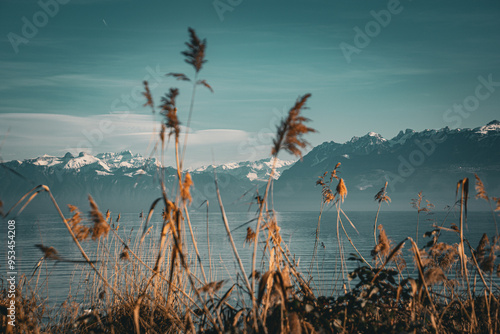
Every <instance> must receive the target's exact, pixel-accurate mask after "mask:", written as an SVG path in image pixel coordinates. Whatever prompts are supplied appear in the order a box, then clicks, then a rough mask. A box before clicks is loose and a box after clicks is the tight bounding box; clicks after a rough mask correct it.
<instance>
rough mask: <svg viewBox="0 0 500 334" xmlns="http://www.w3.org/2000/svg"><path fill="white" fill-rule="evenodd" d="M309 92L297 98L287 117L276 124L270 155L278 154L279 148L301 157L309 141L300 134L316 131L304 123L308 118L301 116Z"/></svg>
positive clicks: (309, 95)
mask: <svg viewBox="0 0 500 334" xmlns="http://www.w3.org/2000/svg"><path fill="white" fill-rule="evenodd" d="M309 97H311V94H306V95H304V96H302V97H301V98H299V99H298V100H297V102H296V103H295V105H294V106H293V107H292V108H291V109H290V111H289V112H288V117H287V118H286V119H283V120H282V121H281V124H280V125H279V126H278V129H277V134H276V138H275V139H274V140H273V148H272V151H271V155H273V156H274V157H276V156H278V153H279V151H280V150H281V149H284V150H285V151H287V152H288V153H290V154H293V155H295V156H298V157H300V158H301V159H302V151H301V149H304V148H305V147H307V145H309V143H308V142H307V141H306V140H305V139H302V136H303V135H305V134H306V133H309V132H316V130H314V129H313V128H309V127H307V126H306V125H305V124H304V123H305V122H309V119H308V118H305V117H303V116H301V114H300V113H301V112H302V110H304V109H307V107H306V102H307V99H308V98H309Z"/></svg>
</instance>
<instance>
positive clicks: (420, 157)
mask: <svg viewBox="0 0 500 334" xmlns="http://www.w3.org/2000/svg"><path fill="white" fill-rule="evenodd" d="M499 153H500V122H498V121H492V122H490V123H488V124H487V125H485V126H482V127H478V128H474V129H450V128H448V127H446V128H443V129H440V130H424V131H421V132H417V131H413V130H411V129H407V130H405V131H400V132H399V134H398V135H397V136H395V137H394V138H392V139H389V140H388V139H385V138H383V137H382V136H381V135H379V134H377V133H374V132H370V133H368V134H366V135H364V136H362V137H353V138H352V139H351V140H349V141H348V142H346V143H336V142H333V141H331V142H325V143H323V144H321V145H318V146H316V147H314V148H313V149H312V150H311V151H310V152H309V153H307V154H306V155H305V156H304V157H303V159H302V160H299V161H296V162H295V161H285V160H278V161H277V164H276V166H277V169H276V173H275V175H274V178H275V181H274V184H273V194H274V196H273V201H274V205H275V208H276V209H277V210H317V209H319V206H320V201H321V189H320V187H319V186H316V181H317V180H318V177H319V176H321V175H323V174H324V173H325V172H331V171H332V170H333V168H334V167H335V165H336V164H337V163H339V162H340V163H341V165H340V167H339V169H338V175H339V177H341V178H343V179H344V181H345V184H346V186H347V189H348V196H347V198H346V201H345V203H344V204H343V205H344V206H345V207H346V208H347V209H352V210H376V208H377V205H376V203H374V201H373V197H374V195H375V194H376V193H377V192H378V191H379V190H380V188H381V187H383V186H384V184H385V182H388V189H387V191H388V194H389V196H390V197H391V198H392V203H391V209H399V210H410V209H411V206H410V204H409V202H410V201H411V199H412V198H415V197H416V196H417V193H418V192H419V191H423V194H424V195H425V198H426V199H429V200H430V201H431V202H433V203H434V204H436V206H437V207H438V206H441V205H442V206H444V205H452V204H453V203H454V201H455V189H456V183H457V181H458V180H459V179H462V178H464V177H469V178H470V179H471V197H472V196H473V195H472V194H474V193H475V192H474V191H473V181H474V174H475V173H477V174H478V175H479V176H480V177H481V179H482V180H483V182H484V184H485V185H486V190H487V191H488V192H489V193H490V194H491V195H492V196H497V197H500V154H499ZM271 165H272V162H271V160H270V159H264V160H259V161H246V162H235V163H229V164H222V165H208V166H203V167H200V168H193V169H190V170H189V172H190V173H191V175H192V179H193V182H194V189H193V190H192V196H193V204H192V208H193V209H194V210H196V209H198V208H200V205H201V204H202V203H204V201H205V200H209V202H210V203H213V204H212V205H211V208H214V209H215V208H216V207H217V205H214V204H215V203H217V200H216V193H215V186H214V170H215V172H216V174H217V178H218V183H219V187H220V192H221V195H222V199H223V201H224V205H225V207H226V209H227V210H248V209H249V206H250V203H251V202H255V196H256V195H257V192H259V193H260V194H262V193H263V190H264V189H263V188H264V187H265V184H266V181H267V179H268V178H269V175H270V172H271ZM0 167H3V168H0V199H1V200H2V201H3V202H4V211H5V209H6V208H9V207H10V206H11V205H13V204H14V203H15V202H16V201H17V200H18V199H19V198H20V197H21V196H22V195H24V194H25V193H26V192H27V191H28V190H30V189H31V188H33V187H34V186H36V185H38V184H45V185H47V186H49V187H50V189H51V190H52V192H53V194H54V196H55V198H56V200H57V201H58V202H59V204H60V205H61V206H64V205H66V204H73V205H77V206H80V207H82V208H87V207H88V204H87V196H88V194H91V195H92V196H93V197H94V199H95V200H96V202H97V203H98V204H99V206H100V207H101V209H104V210H105V209H108V208H109V209H110V210H111V211H113V212H136V211H137V212H140V211H141V210H144V211H147V210H148V209H149V206H150V204H151V203H152V202H153V201H154V199H156V198H157V197H159V196H160V195H161V193H160V187H159V184H160V182H159V180H160V178H163V179H164V181H165V183H166V188H167V189H174V188H175V187H174V184H175V182H176V170H175V169H174V168H172V167H161V164H160V162H159V161H158V160H157V159H155V158H145V157H142V156H140V155H138V154H133V153H132V152H130V151H124V152H120V153H101V154H97V155H95V156H93V155H90V154H86V153H80V154H79V155H78V156H73V155H72V154H70V153H67V154H66V155H64V156H63V157H54V156H47V155H44V156H41V157H38V158H34V159H27V160H24V161H19V160H13V161H9V162H4V163H1V164H0ZM327 180H329V177H327ZM335 187H336V181H335V180H334V182H333V183H332V189H333V191H334V192H335ZM168 195H169V196H171V195H173V194H170V193H169V194H168ZM37 197H39V198H36V199H35V200H34V201H33V202H32V203H31V204H30V205H29V206H28V210H30V211H33V212H51V213H53V212H54V211H53V208H52V206H51V204H50V202H49V200H48V198H47V196H44V195H41V196H37ZM82 210H85V209H82Z"/></svg>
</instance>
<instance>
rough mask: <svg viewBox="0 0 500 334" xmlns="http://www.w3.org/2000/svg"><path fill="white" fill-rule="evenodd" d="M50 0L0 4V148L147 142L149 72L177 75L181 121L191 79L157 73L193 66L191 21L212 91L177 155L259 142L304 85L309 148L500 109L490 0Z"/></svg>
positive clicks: (256, 152) (220, 152) (259, 151)
mask: <svg viewBox="0 0 500 334" xmlns="http://www.w3.org/2000/svg"><path fill="white" fill-rule="evenodd" d="M59 1H60V2H62V3H65V2H67V3H65V4H61V3H59V2H57V1H56V0H41V1H39V2H37V1H27V0H24V1H19V0H2V1H1V2H0V32H1V34H0V36H1V39H0V80H1V81H0V142H1V143H3V144H2V146H1V148H0V155H1V157H2V159H3V160H11V159H24V158H30V157H36V156H40V155H43V154H50V155H62V154H64V153H65V152H66V151H72V152H73V153H77V152H79V151H83V150H85V151H88V152H91V153H99V152H107V151H120V150H123V149H131V150H132V151H134V152H137V153H141V154H144V155H146V154H148V153H150V152H151V150H152V147H153V145H154V140H156V136H155V137H152V136H151V133H152V131H153V130H154V128H153V126H154V123H155V121H156V122H157V121H159V118H158V119H155V118H154V116H152V114H151V111H150V110H149V109H147V108H144V107H143V106H142V105H143V103H144V102H145V101H144V100H143V99H142V98H139V97H140V92H142V91H143V90H142V85H141V83H142V80H144V78H145V77H146V76H148V80H149V81H150V84H153V83H155V82H157V83H159V84H158V85H157V87H156V88H155V89H153V90H152V91H153V95H154V97H155V99H156V102H157V104H159V102H160V97H161V96H162V95H163V93H164V92H166V91H167V90H168V88H169V87H172V86H174V87H178V88H179V89H180V92H181V95H180V97H179V117H180V120H181V122H183V124H184V125H185V124H186V120H187V109H188V105H189V100H190V96H191V85H190V84H189V83H184V82H179V81H174V80H173V79H172V78H169V77H165V76H164V74H166V73H168V72H183V73H186V74H187V75H188V76H193V69H192V68H191V67H189V66H188V65H187V64H185V63H184V60H183V56H182V55H181V54H180V52H181V51H183V50H185V45H184V42H186V41H187V40H188V33H187V28H188V27H193V28H194V29H195V30H196V32H197V34H198V35H199V36H200V37H202V38H206V39H207V44H208V45H207V55H206V58H207V59H208V62H207V63H206V64H205V66H204V68H203V70H202V71H201V73H200V78H202V79H206V80H207V82H208V83H209V84H210V85H211V86H212V87H213V89H214V91H215V92H214V93H213V94H212V93H210V92H209V91H208V90H206V89H201V88H199V89H198V90H197V96H196V103H195V110H194V114H193V122H192V124H191V133H192V135H191V134H190V140H189V145H190V147H189V150H188V155H187V165H192V166H195V165H201V164H208V163H211V162H212V161H215V162H228V161H241V160H254V159H258V158H264V157H266V156H268V155H269V152H270V147H269V143H270V135H271V133H273V132H274V129H275V128H274V125H275V124H276V123H277V120H278V118H279V117H280V115H284V113H285V112H286V111H287V110H288V109H289V108H290V106H291V105H293V103H294V102H295V100H296V99H297V98H298V97H299V96H300V95H302V94H305V93H311V94H312V97H311V99H310V100H309V103H308V105H309V107H310V109H309V110H307V111H306V112H305V116H307V117H309V118H311V119H312V122H311V123H310V126H312V127H313V128H316V129H317V130H318V132H319V133H317V134H312V135H310V136H308V139H309V141H310V142H311V144H312V145H313V146H314V145H318V144H320V143H322V142H324V141H330V140H334V141H336V142H345V141H347V140H349V139H350V138H351V137H352V136H361V135H364V134H366V133H367V132H370V131H374V132H377V133H380V134H381V135H382V136H384V137H385V138H388V139H390V138H392V137H393V136H395V135H396V134H397V133H398V132H399V130H401V129H406V128H412V129H415V130H423V129H426V128H442V127H445V126H450V127H452V128H454V127H477V126H481V125H484V124H486V123H488V122H489V121H491V120H493V119H498V118H500V113H499V110H500V108H499V107H500V57H499V56H500V2H499V1H458V0H454V1H417V0H414V1H409V0H402V1H400V2H397V1H392V0H391V1H360V0H357V1H353V0H349V1H347V0H346V1H326V0H314V1H294V0H292V1H290V0H288V1H259V0H220V1H211V0H210V1H206V0H205V1H201V0H181V1H154V0H151V1H134V0H128V1H120V0H89V1H84V0H72V1H71V0H69V1H68V0H64V1H63V0H59ZM43 4H50V5H48V7H47V8H48V11H51V12H52V13H51V14H53V15H48V14H40V12H42V11H43V9H42V7H43V6H42V5H43ZM54 4H57V7H58V8H57V10H56V8H55V5H54ZM216 5H217V6H224V5H225V6H226V7H225V11H224V9H221V8H222V7H219V12H218V10H217V9H216V8H215V6H216ZM388 8H389V10H388ZM372 11H373V12H372ZM381 11H383V12H381ZM391 11H392V13H391ZM42 13H43V12H42ZM373 13H379V14H378V15H380V17H382V19H381V20H385V21H384V22H382V23H383V24H381V23H376V22H377V21H375V18H374V15H373ZM384 13H386V14H387V13H389V15H390V21H389V19H388V17H387V16H384ZM375 16H377V14H375ZM379 19H380V18H379ZM26 22H28V24H27V23H26ZM37 23H38V26H39V27H36V25H35V26H34V27H35V28H36V30H37V31H33V30H30V29H29V27H25V26H26V25H31V24H37ZM23 27H24V29H23ZM356 27H358V28H359V29H356ZM366 29H368V31H366ZM370 29H372V30H370ZM23 30H24V31H23ZM356 31H362V32H363V34H364V33H367V34H368V35H366V36H365V39H364V40H363V38H362V37H359V36H358V37H357V39H356V35H357V34H358V33H357V32H356ZM370 36H371V37H370ZM367 38H368V39H369V42H367V40H366V39H367ZM360 41H361V42H360ZM347 45H350V47H352V48H351V50H354V48H356V52H353V53H351V54H350V55H349V57H346V56H345V52H346V51H345V50H346V46H347ZM343 49H344V50H343ZM155 72H157V74H155V75H154V76H152V75H151V73H155ZM478 77H482V78H483V80H482V81H481V80H478ZM488 81H490V84H489V86H488V87H485V85H484V82H488ZM478 85H481V87H479V88H478ZM478 92H479V96H478V95H477V94H478ZM134 96H136V98H134ZM464 103H465V104H466V105H465V108H466V110H465V111H462V112H459V111H458V110H459V109H453V106H454V104H464ZM467 103H468V105H467ZM450 108H451V109H450ZM449 109H450V110H449ZM467 110H469V111H467ZM99 126H101V128H99ZM156 126H157V127H158V125H156ZM156 129H157V128H156ZM151 138H154V140H153V143H152V142H151ZM212 152H213V153H212ZM212 157H213V158H212ZM284 158H287V157H286V156H284ZM167 160H168V158H167Z"/></svg>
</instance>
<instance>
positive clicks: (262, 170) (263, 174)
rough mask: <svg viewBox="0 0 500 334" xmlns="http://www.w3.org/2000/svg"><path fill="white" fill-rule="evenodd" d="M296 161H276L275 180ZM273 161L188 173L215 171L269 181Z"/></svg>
mask: <svg viewBox="0 0 500 334" xmlns="http://www.w3.org/2000/svg"><path fill="white" fill-rule="evenodd" d="M294 163H295V161H292V160H281V159H277V160H276V166H275V168H276V169H275V173H274V175H273V178H274V179H275V180H277V179H278V178H279V177H280V175H281V173H282V172H283V171H284V170H286V169H288V168H289V167H290V166H291V165H293V164H294ZM272 165H273V161H272V159H271V158H268V159H262V160H259V161H241V162H233V163H226V164H221V165H208V166H202V167H199V168H194V169H189V170H188V171H189V172H190V173H192V174H201V173H207V172H210V173H213V170H214V169H215V171H216V172H217V173H221V172H222V173H228V174H229V175H232V176H235V177H238V178H247V179H248V180H250V181H262V182H264V181H267V180H268V178H269V176H270V174H271V169H272Z"/></svg>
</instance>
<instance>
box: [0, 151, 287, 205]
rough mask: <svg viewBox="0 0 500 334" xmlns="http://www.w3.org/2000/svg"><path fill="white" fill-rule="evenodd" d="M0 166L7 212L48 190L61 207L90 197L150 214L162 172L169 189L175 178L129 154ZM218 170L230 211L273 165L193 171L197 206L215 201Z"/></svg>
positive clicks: (281, 164)
mask: <svg viewBox="0 0 500 334" xmlns="http://www.w3.org/2000/svg"><path fill="white" fill-rule="evenodd" d="M293 163H294V161H285V160H278V162H277V169H276V172H275V174H274V178H275V179H277V178H278V177H279V176H280V174H281V173H282V171H284V170H285V169H287V168H289V167H290V166H291V165H292V164H293ZM0 166H3V167H5V168H0V179H1V187H0V199H2V200H3V201H4V202H5V203H6V206H7V205H12V204H14V203H15V201H16V200H17V199H19V198H20V197H21V196H22V195H24V193H26V192H27V191H28V190H29V189H30V188H33V187H34V186H35V185H38V184H46V185H48V186H49V188H50V189H51V191H52V192H53V193H54V195H55V197H56V199H57V200H58V201H60V202H61V204H62V205H66V204H73V205H77V206H85V207H86V206H87V203H86V202H87V195H88V194H91V195H92V196H93V197H94V199H95V200H96V201H97V203H98V204H99V205H101V206H102V207H106V208H107V207H110V208H113V209H114V210H115V211H116V210H118V211H124V210H132V211H137V210H147V209H148V208H149V206H150V205H151V203H152V202H153V201H154V199H155V198H157V197H158V196H160V195H161V192H160V182H159V180H160V176H161V175H162V172H163V176H164V180H165V182H166V185H167V189H171V186H173V185H174V183H175V182H176V177H177V173H176V170H175V169H174V168H173V167H163V168H162V167H161V164H160V162H159V161H158V160H157V159H155V158H145V157H142V156H141V155H139V154H133V153H132V152H131V151H123V152H120V153H99V154H97V155H95V156H94V155H91V154H87V153H84V152H82V153H80V154H79V155H77V156H73V155H72V154H71V153H66V154H65V155H64V156H63V157H55V156H49V155H43V156H41V157H37V158H34V159H26V160H24V161H19V160H13V161H9V162H5V163H2V164H1V165H0ZM214 170H215V172H216V173H217V177H218V179H219V187H220V188H221V193H222V194H223V198H225V199H227V200H228V207H231V204H234V205H236V204H241V203H233V202H235V201H234V198H239V197H241V195H242V194H243V193H246V192H249V190H251V189H254V190H256V189H257V188H258V186H259V184H262V183H264V182H265V181H267V179H268V178H269V175H270V172H271V162H270V159H263V160H259V161H250V162H249V161H246V162H237V163H228V164H221V165H208V166H203V167H200V168H192V169H189V170H188V171H189V172H190V173H191V176H192V178H193V181H194V189H193V191H192V195H193V199H194V203H195V204H196V203H198V204H199V203H202V202H203V201H204V200H205V199H210V200H215V186H214ZM249 193H252V192H251V191H250V192H249ZM42 196H43V195H42ZM42 196H40V197H42ZM36 202H38V201H35V204H36ZM42 202H43V204H40V203H38V204H39V205H30V207H32V206H33V207H34V211H37V212H40V211H45V206H46V205H48V206H50V204H49V203H48V202H47V201H42ZM234 205H233V206H234ZM51 209H52V208H48V210H51Z"/></svg>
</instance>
